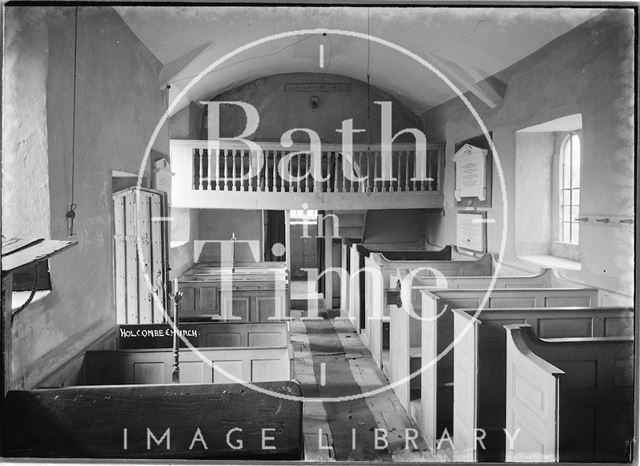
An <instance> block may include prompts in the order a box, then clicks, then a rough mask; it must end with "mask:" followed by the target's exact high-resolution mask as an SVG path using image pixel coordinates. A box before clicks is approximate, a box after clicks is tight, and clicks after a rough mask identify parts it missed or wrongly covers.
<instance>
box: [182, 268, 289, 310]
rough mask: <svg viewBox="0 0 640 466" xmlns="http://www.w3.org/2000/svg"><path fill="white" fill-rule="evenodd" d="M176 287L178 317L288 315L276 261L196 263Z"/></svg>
mask: <svg viewBox="0 0 640 466" xmlns="http://www.w3.org/2000/svg"><path fill="white" fill-rule="evenodd" d="M274 264H277V265H274ZM179 288H180V290H181V291H182V292H183V293H184V295H183V298H182V301H181V304H180V307H181V316H182V317H186V318H202V319H223V320H234V319H235V320H243V321H247V322H264V321H267V320H270V319H276V320H281V319H284V318H286V317H287V316H288V315H289V301H290V299H289V287H288V278H287V272H286V268H285V266H284V265H280V263H277V262H273V263H271V262H267V263H262V264H253V265H251V266H245V267H240V266H236V267H221V266H215V265H211V264H196V265H194V266H193V267H192V268H191V269H189V270H188V271H187V272H185V274H183V276H182V277H181V278H180V279H179Z"/></svg>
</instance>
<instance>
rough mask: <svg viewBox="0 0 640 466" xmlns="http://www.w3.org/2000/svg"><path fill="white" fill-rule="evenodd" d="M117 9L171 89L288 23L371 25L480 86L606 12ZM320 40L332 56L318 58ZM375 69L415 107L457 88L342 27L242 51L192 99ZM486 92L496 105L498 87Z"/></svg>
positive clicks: (291, 26) (377, 79) (466, 85)
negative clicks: (277, 78)
mask: <svg viewBox="0 0 640 466" xmlns="http://www.w3.org/2000/svg"><path fill="white" fill-rule="evenodd" d="M116 10H117V11H118V12H119V14H120V15H121V16H122V18H123V19H124V21H125V22H126V23H127V24H128V25H129V27H130V28H131V30H132V31H133V32H134V33H135V34H136V35H137V36H138V37H139V38H140V40H141V41H142V42H143V43H144V44H145V45H146V46H147V47H148V48H149V50H151V52H152V53H153V54H154V55H155V56H156V57H157V58H158V59H159V60H160V61H161V62H162V64H163V65H164V69H163V70H162V73H161V83H160V84H161V85H164V84H169V85H170V86H171V91H170V98H174V97H175V96H176V95H177V94H178V93H179V92H180V91H181V90H182V89H183V88H184V87H185V86H186V85H187V84H188V83H189V82H190V81H191V80H192V79H193V78H194V77H195V76H196V75H197V74H198V73H199V72H201V71H202V70H203V69H205V68H206V67H207V66H209V65H210V64H211V63H213V62H214V61H215V60H217V59H219V58H220V57H222V56H223V55H224V54H226V53H229V52H230V51H232V50H234V49H235V48H237V47H239V46H242V45H244V44H246V43H248V42H250V41H253V40H257V39H260V38H263V37H266V36H269V35H273V34H278V33H282V32H285V31H294V30H299V29H315V28H326V29H336V30H337V29H340V30H348V31H355V32H360V33H366V32H367V30H369V32H370V34H371V35H373V36H376V37H380V38H382V39H385V40H387V41H390V42H393V43H395V44H398V45H401V46H403V47H405V48H407V49H408V50H410V51H412V52H414V53H416V54H417V55H419V56H421V57H424V58H425V59H426V60H427V61H429V62H430V63H432V64H433V65H434V66H435V67H436V68H438V69H439V70H440V71H441V72H443V73H444V74H445V75H447V77H449V78H450V79H451V80H452V81H453V82H454V83H455V84H456V85H457V86H458V87H460V88H461V90H463V91H467V90H472V91H473V90H474V89H475V90H476V91H477V90H478V89H476V86H475V84H476V83H478V82H480V81H482V80H483V79H485V78H487V77H490V76H492V75H494V74H496V73H498V72H499V71H502V70H504V69H505V68H507V67H508V66H510V65H512V64H514V63H515V62H517V61H519V60H521V59H522V58H524V57H526V56H527V55H530V54H531V53H533V52H534V51H536V50H538V49H539V48H541V47H542V46H544V45H545V44H547V43H549V42H550V41H552V40H553V39H555V38H556V37H558V36H560V35H562V34H564V33H566V32H567V31H569V30H571V29H573V28H574V27H576V26H577V25H578V24H580V23H582V22H584V21H586V20H588V19H589V18H591V17H593V16H595V15H597V14H599V13H601V12H602V11H603V10H597V9H586V8H576V9H571V8H454V7H416V8H400V7H398V8H395V7H394V8H384V7H377V8H364V7H255V6H254V7H219V6H218V7H202V6H196V7H188V6H185V7H155V6H154V7H151V6H148V7H116ZM321 45H322V46H323V47H324V63H321V60H320V46H321ZM321 64H322V65H323V66H322V67H321ZM367 69H368V70H369V75H370V80H371V84H373V85H375V86H377V87H379V88H381V89H384V90H385V91H387V92H389V93H391V94H392V95H394V96H396V97H397V98H398V99H399V100H401V101H403V102H404V103H406V104H407V105H408V106H409V107H410V108H411V109H413V110H414V111H415V112H416V113H417V114H422V113H423V112H424V111H426V110H428V109H429V108H431V107H433V106H435V105H438V104H440V103H442V102H444V101H446V100H448V99H450V98H452V97H454V96H455V93H454V92H453V91H452V90H451V89H450V88H449V87H448V86H447V85H446V84H445V83H444V82H443V81H442V80H441V79H440V78H438V77H437V76H436V75H435V74H434V73H432V72H430V71H429V70H427V69H425V68H424V67H423V66H421V65H419V64H418V63H417V62H415V61H414V60H411V59H409V58H408V57H405V56H404V55H402V54H401V53H399V52H397V51H395V50H393V49H391V48H388V47H385V46H382V45H379V44H375V43H368V42H367V41H365V40H362V39H357V38H352V37H344V36H339V35H335V34H328V35H327V36H326V37H325V36H323V35H322V34H317V35H310V34H309V35H304V36H297V37H290V38H285V39H278V40H276V41H274V42H270V43H268V44H264V45H260V46H258V47H256V48H253V49H251V50H248V51H245V52H243V53H242V54H241V55H238V56H236V57H234V58H232V59H231V60H229V61H228V62H226V63H225V64H224V65H222V66H221V67H220V68H219V69H217V70H214V71H212V72H211V73H209V74H208V75H206V76H205V77H204V78H203V79H202V80H200V81H199V82H198V83H197V84H196V85H194V86H193V87H192V88H191V89H190V91H189V93H188V98H189V100H193V101H196V102H197V101H199V100H202V99H206V98H207V97H209V96H211V95H214V94H216V93H218V92H222V91H225V90H228V89H231V88H234V87H236V86H238V85H241V84H244V83H246V82H249V81H252V80H254V79H257V78H260V77H263V76H267V75H272V74H280V73H289V72H313V73H325V72H326V73H331V74H338V75H344V76H348V77H351V78H354V79H359V80H363V81H366V76H367ZM480 91H482V89H480ZM474 93H475V92H474ZM476 95H478V94H476ZM487 95H488V100H489V102H486V103H487V104H488V105H489V104H490V103H491V95H490V93H489V94H487ZM483 101H484V100H483ZM186 102H187V101H184V102H182V103H181V104H180V105H178V107H177V108H180V107H182V106H183V105H184V104H186Z"/></svg>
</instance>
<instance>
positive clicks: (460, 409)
mask: <svg viewBox="0 0 640 466" xmlns="http://www.w3.org/2000/svg"><path fill="white" fill-rule="evenodd" d="M453 332H454V336H455V341H456V344H455V351H454V361H453V380H454V384H453V400H454V404H453V407H454V409H453V436H454V437H453V441H454V459H455V460H456V461H477V451H476V448H477V445H476V426H477V425H478V422H477V417H478V408H477V401H478V393H477V378H478V372H477V371H478V323H477V321H476V320H475V319H474V318H473V317H471V316H469V315H467V314H466V313H463V312H454V314H453ZM480 427H482V426H480ZM478 437H479V438H482V435H481V434H480V433H479V435H478Z"/></svg>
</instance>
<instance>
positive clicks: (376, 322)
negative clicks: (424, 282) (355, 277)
mask: <svg viewBox="0 0 640 466" xmlns="http://www.w3.org/2000/svg"><path fill="white" fill-rule="evenodd" d="M384 254H385V253H384V252H383V253H370V254H369V255H368V257H366V258H365V268H366V270H367V273H365V274H364V283H365V320H366V325H365V333H364V339H365V343H366V344H367V346H368V347H369V350H370V351H371V354H372V356H373V358H374V360H375V361H376V362H377V364H378V366H380V367H383V341H382V339H383V326H384V325H385V324H386V325H387V326H388V325H389V324H388V322H389V310H390V306H389V304H387V302H386V300H385V292H386V290H389V289H390V288H392V284H391V277H392V276H393V275H394V274H395V273H397V271H398V270H401V269H407V268H408V269H419V268H427V267H429V268H432V269H437V270H440V268H442V269H443V270H445V271H446V273H448V274H451V275H482V274H483V273H488V274H490V273H491V270H492V269H493V267H492V265H493V258H492V256H491V255H490V254H486V255H485V256H483V257H482V258H480V259H478V260H471V261H466V260H465V261H449V260H407V259H405V260H397V261H392V260H388V259H387V258H385V256H384ZM394 286H395V285H394Z"/></svg>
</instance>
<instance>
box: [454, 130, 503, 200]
mask: <svg viewBox="0 0 640 466" xmlns="http://www.w3.org/2000/svg"><path fill="white" fill-rule="evenodd" d="M491 136H492V135H491V133H489V137H491ZM455 150H456V152H455V154H454V155H453V158H452V160H453V162H454V181H455V191H454V196H455V201H456V207H491V182H492V173H493V157H492V153H491V150H490V147H489V143H488V142H487V138H486V137H485V136H484V135H481V136H476V137H473V138H470V139H466V140H464V141H462V142H459V143H457V144H456V145H455Z"/></svg>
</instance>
